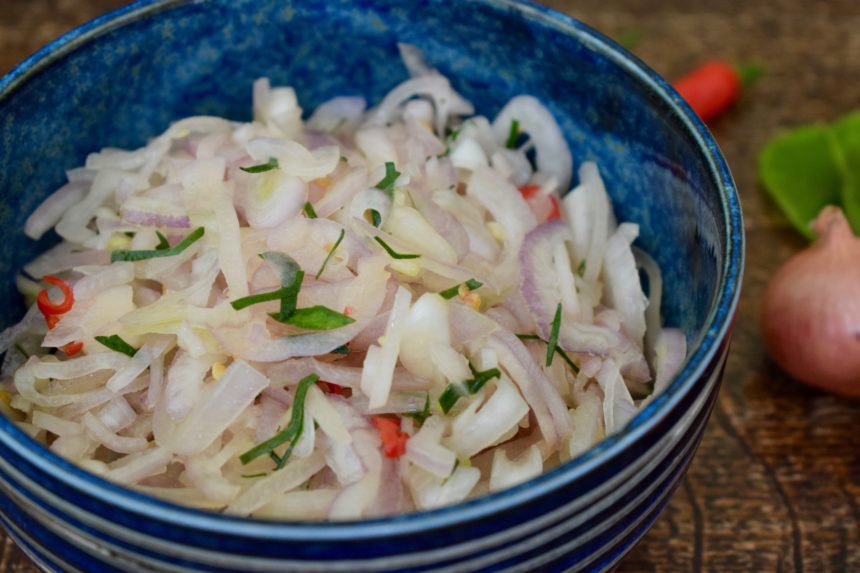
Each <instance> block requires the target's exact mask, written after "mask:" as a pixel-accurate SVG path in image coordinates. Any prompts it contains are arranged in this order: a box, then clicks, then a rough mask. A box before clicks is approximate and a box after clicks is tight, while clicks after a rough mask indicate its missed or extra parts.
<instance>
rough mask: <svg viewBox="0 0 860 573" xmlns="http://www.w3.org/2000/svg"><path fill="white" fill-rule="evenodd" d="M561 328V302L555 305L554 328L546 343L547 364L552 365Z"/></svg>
mask: <svg viewBox="0 0 860 573" xmlns="http://www.w3.org/2000/svg"><path fill="white" fill-rule="evenodd" d="M560 328H561V303H558V306H557V307H555V317H553V319H552V329H551V330H550V332H549V342H547V345H546V365H547V366H552V357H553V356H555V349H556V348H558V331H559V329H560Z"/></svg>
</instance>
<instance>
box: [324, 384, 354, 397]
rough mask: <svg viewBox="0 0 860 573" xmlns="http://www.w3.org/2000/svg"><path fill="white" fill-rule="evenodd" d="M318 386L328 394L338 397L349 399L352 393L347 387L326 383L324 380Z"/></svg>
mask: <svg viewBox="0 0 860 573" xmlns="http://www.w3.org/2000/svg"><path fill="white" fill-rule="evenodd" d="M317 386H319V387H320V389H321V390H322V391H323V392H325V393H326V394H336V395H337V396H344V397H348V396H349V395H350V394H351V392H350V389H349V388H347V387H346V386H341V385H339V384H335V383H334V382H325V381H324V380H318V381H317Z"/></svg>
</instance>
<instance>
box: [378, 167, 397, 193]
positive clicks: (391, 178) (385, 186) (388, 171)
mask: <svg viewBox="0 0 860 573" xmlns="http://www.w3.org/2000/svg"><path fill="white" fill-rule="evenodd" d="M398 177H400V172H399V171H397V169H395V168H394V162H393V161H386V162H385V177H383V178H382V180H381V181H380V182H379V183H377V184H376V185H374V187H376V188H377V189H379V190H380V191H382V192H383V193H385V194H386V195H388V196H389V197H390V198H392V199H393V198H394V183H395V182H396V181H397V178H398Z"/></svg>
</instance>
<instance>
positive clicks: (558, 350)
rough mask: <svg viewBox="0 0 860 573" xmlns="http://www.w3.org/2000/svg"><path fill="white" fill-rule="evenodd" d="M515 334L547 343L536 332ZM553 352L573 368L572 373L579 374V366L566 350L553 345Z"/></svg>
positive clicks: (520, 337)
mask: <svg viewBox="0 0 860 573" xmlns="http://www.w3.org/2000/svg"><path fill="white" fill-rule="evenodd" d="M516 336H517V338H519V339H520V340H540V341H541V342H543V343H544V344H549V343H548V342H547V341H546V340H544V339H543V338H541V337H540V336H538V335H536V334H517V335H516ZM555 353H556V354H558V355H559V356H561V359H562V360H564V361H565V362H566V363H567V365H568V366H570V368H571V370H573V371H574V373H576V374H579V366H577V365H576V364H575V363H574V362H573V360H571V358H570V356H568V355H567V352H565V351H564V350H563V349H562V347H561V346H556V347H555Z"/></svg>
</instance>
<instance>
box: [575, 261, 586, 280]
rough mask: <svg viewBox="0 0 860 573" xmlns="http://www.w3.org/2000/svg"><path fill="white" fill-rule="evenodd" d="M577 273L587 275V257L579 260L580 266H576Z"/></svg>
mask: <svg viewBox="0 0 860 573" xmlns="http://www.w3.org/2000/svg"><path fill="white" fill-rule="evenodd" d="M576 274H578V275H579V276H581V277H582V276H585V259H582V260H581V261H579V266H578V267H576Z"/></svg>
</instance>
